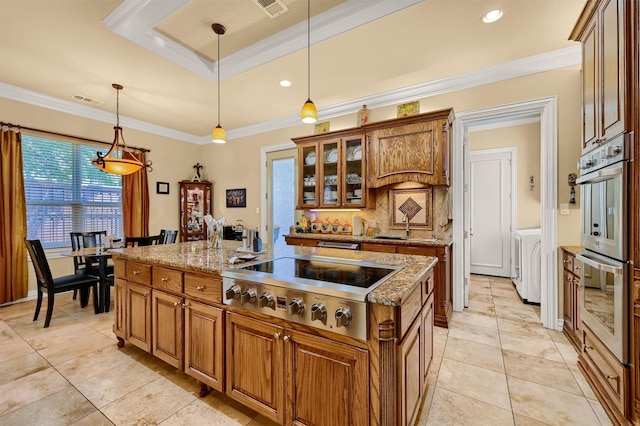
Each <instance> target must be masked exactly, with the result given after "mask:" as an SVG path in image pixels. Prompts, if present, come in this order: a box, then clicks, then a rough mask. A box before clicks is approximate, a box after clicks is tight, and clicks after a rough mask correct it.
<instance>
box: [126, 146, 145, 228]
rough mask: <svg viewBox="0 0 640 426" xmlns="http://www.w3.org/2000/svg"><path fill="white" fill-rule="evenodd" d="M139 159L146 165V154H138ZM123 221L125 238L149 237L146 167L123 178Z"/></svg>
mask: <svg viewBox="0 0 640 426" xmlns="http://www.w3.org/2000/svg"><path fill="white" fill-rule="evenodd" d="M138 159H139V160H140V161H142V164H146V161H147V159H146V155H145V153H144V152H141V153H139V154H138ZM122 219H123V221H124V236H125V237H146V236H148V235H149V185H148V182H147V168H146V167H143V168H142V169H140V170H138V171H137V172H135V173H131V174H130V175H124V176H122Z"/></svg>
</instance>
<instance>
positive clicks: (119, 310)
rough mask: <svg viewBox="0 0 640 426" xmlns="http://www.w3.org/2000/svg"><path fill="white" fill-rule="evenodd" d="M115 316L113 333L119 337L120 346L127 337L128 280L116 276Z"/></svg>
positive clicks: (114, 285)
mask: <svg viewBox="0 0 640 426" xmlns="http://www.w3.org/2000/svg"><path fill="white" fill-rule="evenodd" d="M113 301H114V305H115V306H114V311H115V313H114V318H113V334H115V335H116V337H117V338H118V346H119V347H123V346H124V339H125V338H126V337H127V334H126V325H127V306H126V305H127V282H126V281H125V280H123V279H122V278H116V279H115V280H114V282H113Z"/></svg>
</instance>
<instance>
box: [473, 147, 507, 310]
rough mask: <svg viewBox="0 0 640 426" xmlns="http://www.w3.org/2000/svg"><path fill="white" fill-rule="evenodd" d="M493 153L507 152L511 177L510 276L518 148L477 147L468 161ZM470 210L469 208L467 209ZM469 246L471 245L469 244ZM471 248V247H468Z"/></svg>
mask: <svg viewBox="0 0 640 426" xmlns="http://www.w3.org/2000/svg"><path fill="white" fill-rule="evenodd" d="M495 154H508V155H509V179H511V186H510V190H509V196H510V200H509V204H511V209H510V213H509V234H510V235H509V276H511V262H512V261H513V260H512V259H511V250H512V247H511V243H512V241H511V232H512V231H513V226H514V224H515V223H516V218H517V213H518V212H517V208H518V194H517V192H518V187H517V185H516V180H517V176H518V148H517V147H515V146H509V147H503V148H489V149H478V150H475V151H471V150H470V151H469V163H471V157H472V156H474V155H495ZM469 188H470V187H469ZM469 195H471V191H469ZM469 210H470V209H469ZM469 246H471V245H469ZM469 248H471V247H469ZM468 288H469V287H468V286H466V287H465V288H464V290H465V295H464V299H465V300H464V302H465V306H467V305H468V304H469V292H468Z"/></svg>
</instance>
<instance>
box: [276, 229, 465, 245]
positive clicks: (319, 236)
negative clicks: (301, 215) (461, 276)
mask: <svg viewBox="0 0 640 426" xmlns="http://www.w3.org/2000/svg"><path fill="white" fill-rule="evenodd" d="M283 237H289V238H303V239H307V240H323V241H340V242H345V243H375V244H393V245H404V246H436V247H446V246H450V245H451V244H452V243H453V241H452V240H451V239H447V238H440V239H430V238H408V239H406V240H401V239H383V238H375V237H373V236H367V235H342V234H331V233H328V234H323V233H311V232H309V233H303V234H285V235H283Z"/></svg>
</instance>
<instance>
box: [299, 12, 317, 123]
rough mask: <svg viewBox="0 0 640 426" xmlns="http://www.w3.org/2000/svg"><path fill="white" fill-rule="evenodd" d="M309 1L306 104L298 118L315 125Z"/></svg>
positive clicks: (315, 112) (315, 113)
mask: <svg viewBox="0 0 640 426" xmlns="http://www.w3.org/2000/svg"><path fill="white" fill-rule="evenodd" d="M310 51H311V0H307V102H305V103H304V105H303V106H302V111H301V112H300V118H302V122H303V123H315V122H316V120H317V119H318V111H317V110H316V106H315V105H314V103H313V101H312V100H311V53H310Z"/></svg>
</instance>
